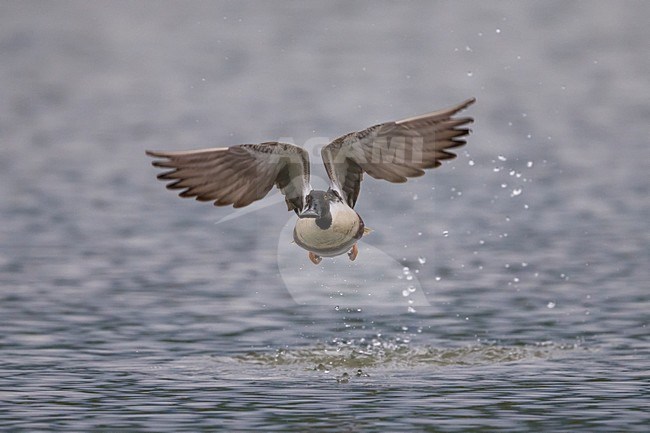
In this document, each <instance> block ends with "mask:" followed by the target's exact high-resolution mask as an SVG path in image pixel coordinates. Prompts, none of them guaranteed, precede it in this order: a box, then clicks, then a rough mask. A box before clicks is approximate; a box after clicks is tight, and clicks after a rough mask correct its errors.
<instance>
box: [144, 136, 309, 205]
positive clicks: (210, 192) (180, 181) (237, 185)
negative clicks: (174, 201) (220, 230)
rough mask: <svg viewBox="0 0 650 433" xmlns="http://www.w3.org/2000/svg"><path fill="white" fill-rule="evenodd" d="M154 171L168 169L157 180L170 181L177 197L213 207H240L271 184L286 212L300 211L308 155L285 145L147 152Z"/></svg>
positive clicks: (257, 197) (305, 189)
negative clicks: (208, 202)
mask: <svg viewBox="0 0 650 433" xmlns="http://www.w3.org/2000/svg"><path fill="white" fill-rule="evenodd" d="M147 155H149V156H151V157H154V158H158V159H157V160H155V161H153V162H152V164H153V166H154V167H159V168H164V169H170V170H169V171H166V172H163V173H161V174H159V175H158V179H160V180H163V181H171V182H170V183H168V184H167V188H169V189H180V190H182V191H181V192H180V193H179V196H181V197H195V198H196V199H197V200H200V201H213V202H214V204H215V206H227V205H233V206H234V207H244V206H247V205H249V204H251V203H252V202H254V201H256V200H260V199H262V198H264V197H265V196H266V194H267V193H268V192H269V191H270V190H271V189H272V188H273V185H276V186H277V187H278V188H279V189H280V190H281V191H282V193H283V194H284V195H285V200H286V203H287V208H288V210H295V211H296V212H300V211H302V210H303V209H304V207H305V203H304V201H305V200H304V197H305V195H306V194H307V193H308V192H309V190H310V189H311V187H310V186H309V154H308V153H307V151H305V150H304V149H302V148H300V147H297V146H294V145H292V144H287V143H277V142H267V143H261V144H240V145H237V146H231V147H222V148H210V149H200V150H190V151H180V152H159V151H147Z"/></svg>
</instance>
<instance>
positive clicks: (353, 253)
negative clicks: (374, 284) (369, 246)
mask: <svg viewBox="0 0 650 433" xmlns="http://www.w3.org/2000/svg"><path fill="white" fill-rule="evenodd" d="M358 255H359V248H357V244H354V245H352V249H351V250H350V251H348V257H349V258H350V260H352V261H354V259H356V258H357V256H358Z"/></svg>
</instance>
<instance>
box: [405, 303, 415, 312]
mask: <svg viewBox="0 0 650 433" xmlns="http://www.w3.org/2000/svg"><path fill="white" fill-rule="evenodd" d="M406 311H408V312H409V313H415V308H413V307H411V306H410V305H409V307H408V308H407V309H406Z"/></svg>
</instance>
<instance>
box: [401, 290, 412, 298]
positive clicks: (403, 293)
mask: <svg viewBox="0 0 650 433" xmlns="http://www.w3.org/2000/svg"><path fill="white" fill-rule="evenodd" d="M410 294H411V292H409V291H408V290H406V289H404V290H402V296H404V297H405V298H406V297H407V296H408V295H410Z"/></svg>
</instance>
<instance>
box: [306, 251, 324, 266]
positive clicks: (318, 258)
mask: <svg viewBox="0 0 650 433" xmlns="http://www.w3.org/2000/svg"><path fill="white" fill-rule="evenodd" d="M309 260H311V262H312V263H313V264H315V265H317V264H319V263H320V262H321V260H323V258H322V257H321V256H319V255H316V254H314V253H312V252H311V251H310V252H309Z"/></svg>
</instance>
